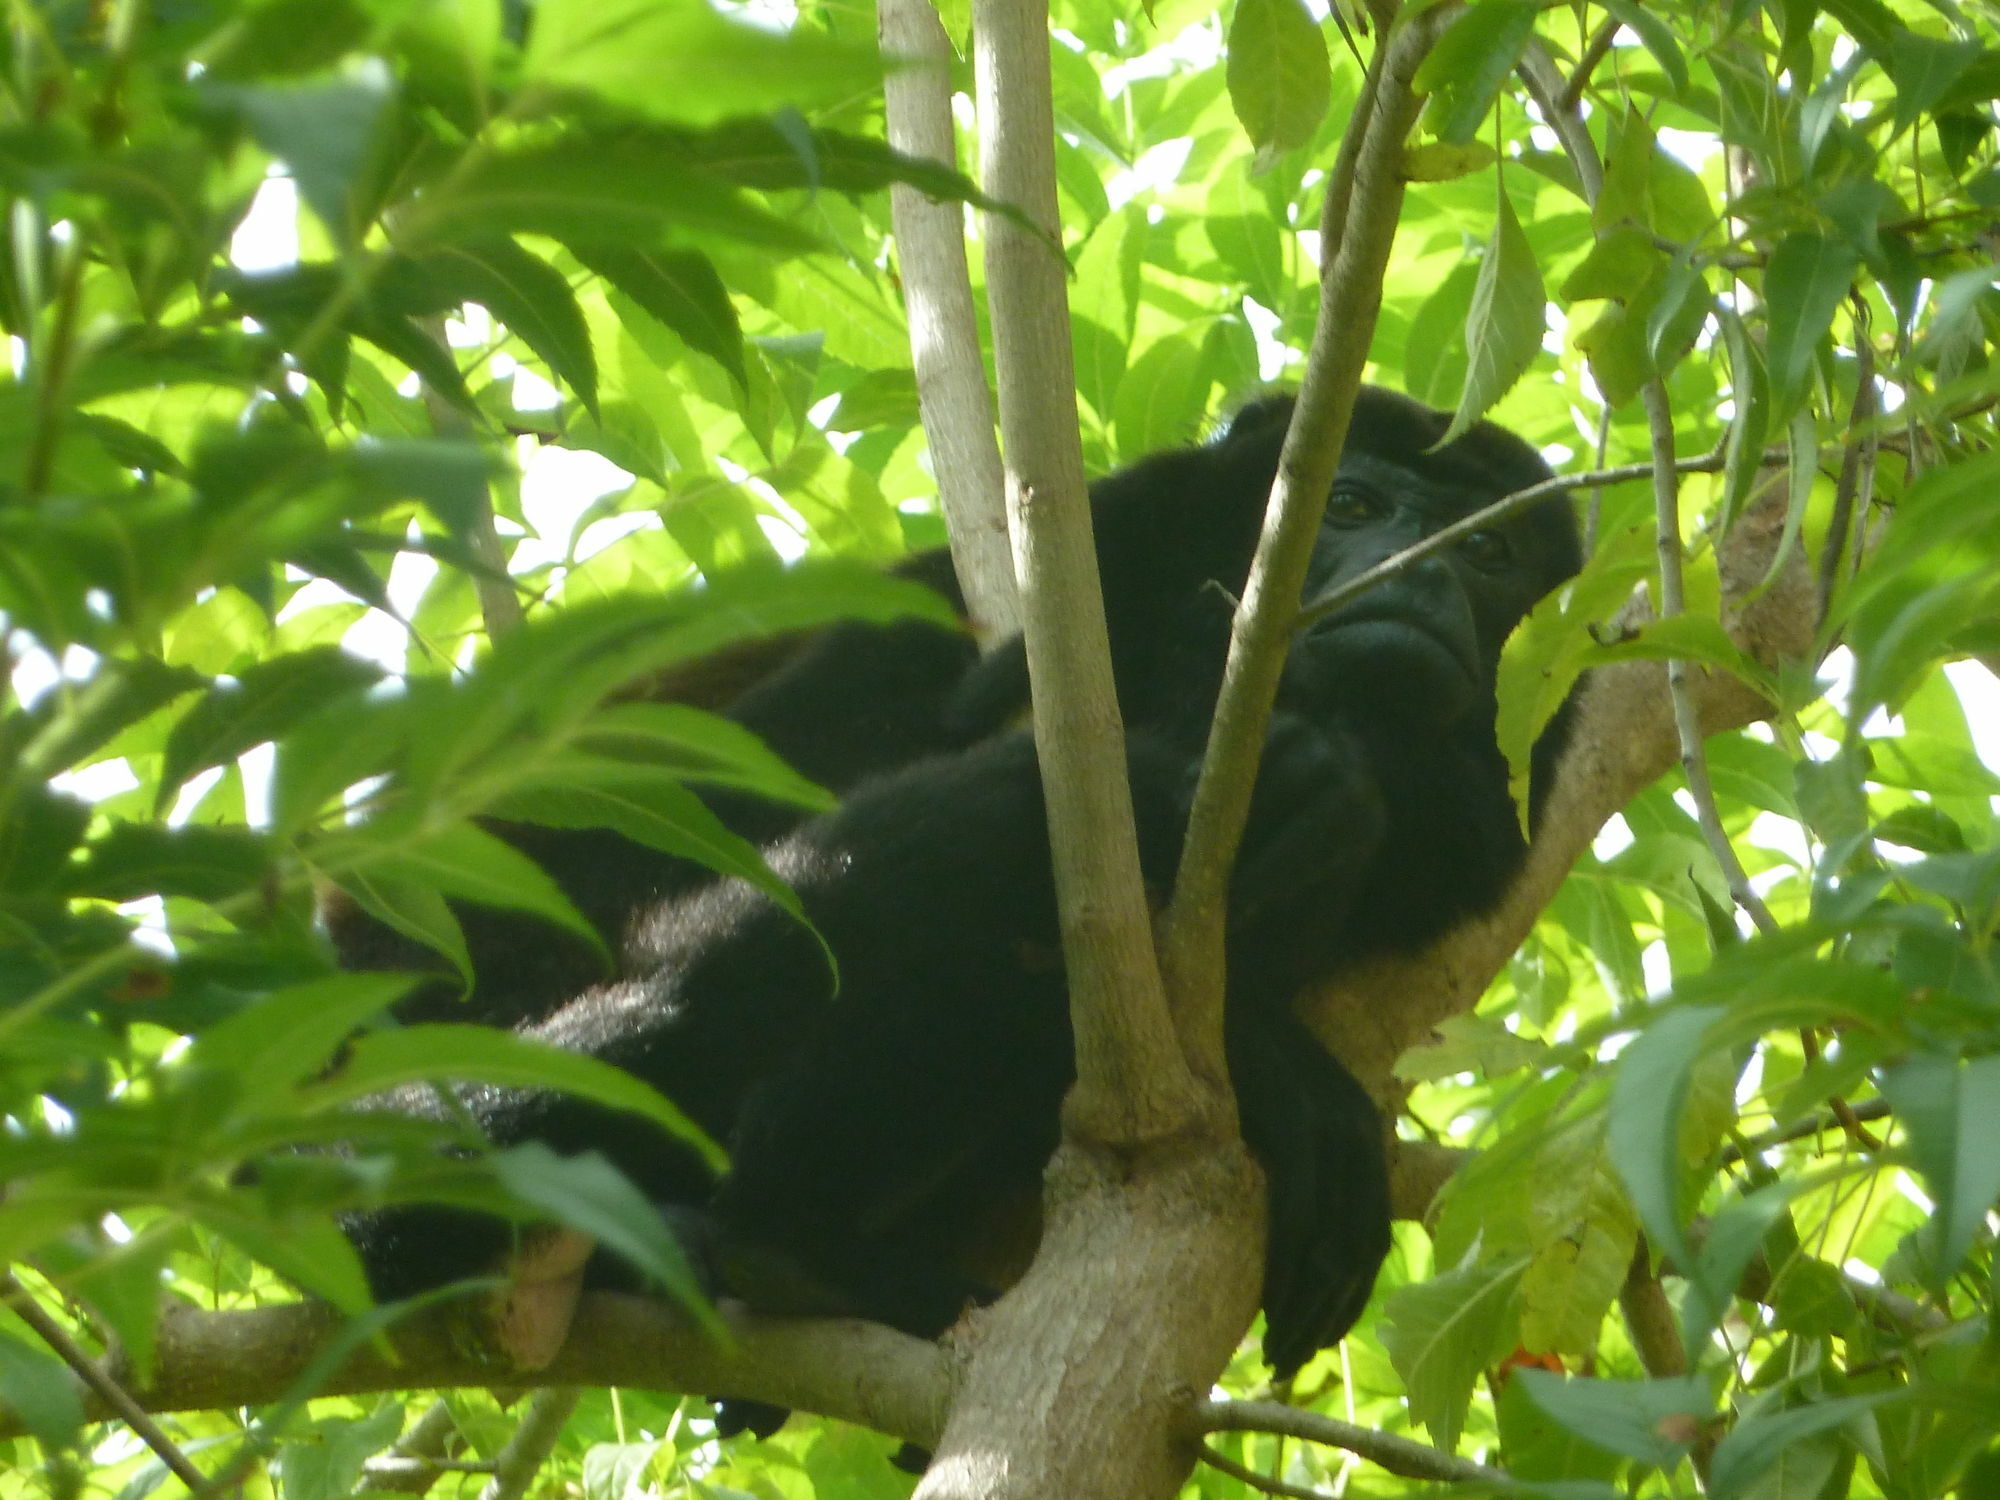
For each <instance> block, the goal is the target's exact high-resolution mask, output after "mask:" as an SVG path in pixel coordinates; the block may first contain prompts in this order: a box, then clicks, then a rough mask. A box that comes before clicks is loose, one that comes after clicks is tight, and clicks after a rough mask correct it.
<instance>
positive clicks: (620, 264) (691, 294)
mask: <svg viewBox="0 0 2000 1500" xmlns="http://www.w3.org/2000/svg"><path fill="white" fill-rule="evenodd" d="M574 254H575V255H576V258H577V259H578V260H580V261H581V262H583V264H584V265H585V266H586V267H587V268H588V269H589V270H591V271H593V272H595V273H596V274H597V275H599V276H601V277H603V278H604V279H605V280H606V281H608V282H610V283H611V285H613V286H614V287H616V288H617V289H618V290H619V291H621V292H623V293H624V294H625V295H626V296H628V297H630V298H631V299H632V300H633V301H634V302H636V303H638V304H639V306H640V307H642V308H644V309H645V310H646V311H647V312H649V313H651V314H652V315H653V316H654V317H656V318H658V319H659V320H660V321H661V322H662V323H664V324H666V326H667V327H669V328H671V329H672V330H673V331H674V332H675V333H677V334H679V335H680V336H681V337H682V338H684V339H686V340H687V342H688V346H689V347H690V348H692V349H696V350H699V351H700V352H701V353H703V354H706V355H707V356H708V357H709V358H711V359H713V360H714V361H715V362H716V363H717V364H719V365H721V366H722V368H723V369H725V370H727V371H728V372H729V377H730V379H732V380H734V381H735V382H736V387H737V389H738V390H747V389H748V388H749V384H750V376H749V372H748V371H747V370H746V369H745V368H744V364H743V328H742V325H741V324H739V323H738V322H737V319H736V304H735V303H733V302H731V301H730V300H729V289H728V288H727V287H725V286H724V285H723V284H722V278H721V276H719V275H717V274H716V270H715V264H714V262H712V261H711V260H710V259H709V258H708V257H707V256H706V255H703V254H702V253H701V252H700V251H699V250H660V249H644V248H640V247H636V246H631V245H608V244H607V245H578V246H576V247H574Z"/></svg>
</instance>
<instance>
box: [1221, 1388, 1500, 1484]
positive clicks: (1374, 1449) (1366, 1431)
mask: <svg viewBox="0 0 2000 1500" xmlns="http://www.w3.org/2000/svg"><path fill="white" fill-rule="evenodd" d="M1191 1420H1192V1422H1193V1424H1194V1426H1195V1429H1196V1430H1197V1431H1200V1432H1271V1433H1277V1434H1279V1435H1281V1436H1284V1437H1295V1438H1303V1439H1304V1440H1305V1441H1306V1442H1309V1443H1325V1444H1326V1445H1327V1446H1329V1447H1333V1448H1341V1449H1345V1450H1346V1451H1347V1452H1349V1453H1354V1454H1358V1455H1359V1456H1361V1457H1362V1458H1365V1459H1367V1460H1368V1462H1370V1463H1371V1464H1374V1465H1375V1466H1376V1467H1377V1468H1381V1469H1386V1470H1387V1471H1388V1472H1389V1473H1391V1474H1400V1475H1402V1476H1403V1477H1404V1478H1406V1479H1436V1480H1443V1481H1447V1482H1451V1483H1461V1484H1463V1483H1484V1484H1505V1483H1507V1482H1508V1477H1507V1474H1506V1473H1505V1471H1503V1470H1500V1469H1494V1468H1489V1467H1488V1466H1487V1465H1485V1464H1476V1463H1473V1462H1472V1461H1471V1460H1469V1459H1463V1458H1454V1457H1453V1456H1452V1455H1451V1454H1449V1453H1440V1452H1438V1450H1437V1449H1435V1448H1433V1447H1431V1446H1430V1445H1429V1444H1428V1443H1416V1442H1412V1441H1411V1440H1410V1439H1408V1438H1402V1437H1397V1436H1395V1435H1394V1434H1392V1433H1387V1432H1378V1431H1376V1430H1375V1429H1374V1428H1372V1427H1362V1426H1358V1425H1357V1424H1355V1423H1353V1422H1343V1421H1341V1420H1340V1419H1339V1418H1338V1417H1323V1416H1321V1415H1320V1414H1319V1413H1318V1412H1312V1411H1301V1410H1300V1409H1299V1408H1298V1407H1296V1406H1286V1405H1285V1404H1284V1403H1283V1402H1279V1401H1197V1402H1196V1403H1195V1404H1194V1410H1193V1412H1192V1414H1191Z"/></svg>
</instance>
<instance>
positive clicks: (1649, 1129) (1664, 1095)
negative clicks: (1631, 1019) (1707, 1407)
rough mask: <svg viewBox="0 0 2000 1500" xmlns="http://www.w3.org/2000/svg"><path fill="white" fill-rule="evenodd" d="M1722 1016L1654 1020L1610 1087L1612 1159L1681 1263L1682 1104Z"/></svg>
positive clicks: (1713, 1012)
mask: <svg viewBox="0 0 2000 1500" xmlns="http://www.w3.org/2000/svg"><path fill="white" fill-rule="evenodd" d="M1721 1014H1722V1012H1721V1010H1720V1009H1719V1008H1718V1007H1712V1006H1691V1007H1688V1008H1685V1009H1678V1010H1670V1011H1668V1012H1667V1013H1666V1014H1665V1015H1663V1016H1660V1017H1658V1018H1657V1019H1655V1020H1654V1021H1652V1022H1651V1023H1650V1024H1649V1025H1648V1026H1647V1027H1646V1030H1645V1031H1644V1032H1643V1033H1641V1034H1640V1036H1639V1037H1638V1038H1637V1039H1636V1040H1635V1041H1634V1042H1633V1043H1632V1045H1631V1046H1629V1047H1627V1048H1626V1049H1625V1051H1624V1053H1623V1055H1621V1056H1620V1057H1619V1059H1618V1078H1617V1081H1616V1082H1615V1083H1614V1084H1613V1085H1612V1089H1611V1121H1610V1125H1609V1129H1608V1134H1607V1135H1606V1138H1605V1144H1606V1147H1607V1148H1608V1149H1609V1151H1610V1153H1611V1161H1612V1164H1613V1165H1614V1166H1616V1167H1617V1168H1618V1175H1619V1176H1620V1177H1622V1178H1623V1179H1624V1180H1625V1190H1626V1191H1627V1192H1628V1193H1630V1194H1631V1195H1632V1206H1633V1207H1634V1208H1635V1209H1637V1210H1638V1212H1639V1221H1640V1223H1642V1224H1644V1225H1645V1226H1646V1233H1647V1234H1648V1235H1650V1236H1651V1237H1652V1241H1653V1243H1654V1244H1655V1245H1656V1246H1658V1247H1659V1249H1660V1251H1661V1253H1663V1254H1665V1255H1668V1256H1670V1257H1672V1259H1673V1260H1674V1261H1675V1262H1676V1263H1678V1264H1680V1265H1683V1266H1686V1265H1692V1264H1693V1263H1694V1262H1693V1257H1692V1256H1690V1254H1689V1253H1688V1248H1687V1241H1686V1240H1685V1239H1684V1238H1683V1237H1682V1234H1681V1218H1680V1167H1681V1152H1680V1120H1681V1106H1682V1104H1683V1102H1684V1101H1685V1100H1686V1098H1687V1091H1688V1074H1689V1071H1690V1070H1691V1069H1692V1068H1693V1066H1694V1061H1695V1058H1696V1057H1697V1056H1699V1055H1700V1053H1701V1050H1702V1047H1703V1045H1704V1042H1705V1040H1706V1038H1707V1036H1708V1030H1709V1026H1710V1025H1711V1023H1713V1022H1714V1021H1715V1020H1716V1019H1717V1017H1719V1016H1720V1015H1721ZM1551 1414H1552V1415H1558V1414H1556V1413H1553V1412H1552V1413H1551ZM1585 1435H1586V1436H1588V1434H1585ZM1617 1451H1619V1452H1621V1453H1622V1452H1626V1451H1628V1450H1626V1449H1622V1448H1621V1449H1618V1450H1617Z"/></svg>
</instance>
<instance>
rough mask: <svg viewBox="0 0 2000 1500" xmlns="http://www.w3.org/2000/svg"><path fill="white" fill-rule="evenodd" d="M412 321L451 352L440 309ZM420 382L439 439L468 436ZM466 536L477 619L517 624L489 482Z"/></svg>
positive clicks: (465, 424)
mask: <svg viewBox="0 0 2000 1500" xmlns="http://www.w3.org/2000/svg"><path fill="white" fill-rule="evenodd" d="M418 324H419V326H420V327H421V328H422V330H423V334H424V337H426V338H428V339H430V340H431V342H432V343H434V344H436V345H437V347H438V350H439V352H440V353H442V354H443V355H444V357H445V358H446V359H451V358H453V357H454V356H453V355H452V352H451V339H450V338H449V337H448V336H447V335H446V332H445V318H444V314H443V313H435V314H432V315H430V316H428V317H424V318H420V319H418ZM420 385H421V388H422V394H423V402H424V411H425V413H426V414H427V415H428V416H429V417H430V422H431V430H432V431H433V432H435V433H436V434H437V435H438V436H439V437H441V438H446V439H449V440H453V441H458V442H469V441H471V440H472V437H473V427H472V422H471V420H470V419H469V418H468V417H467V416H466V415H465V413H464V412H462V411H460V410H459V409H458V408H457V407H456V406H453V405H452V404H451V402H450V401H448V400H446V399H445V396H444V393H443V392H442V391H440V390H439V389H438V388H437V387H436V386H434V385H432V384H431V383H430V382H429V381H428V380H424V381H420ZM466 541H467V543H468V544H469V546H470V549H471V552H472V560H473V562H474V563H476V564H477V565H478V566H477V567H475V568H474V569H473V570H472V588H473V592H474V593H475V594H476V595H477V596H478V599H479V614H480V618H481V620H482V621H483V622H484V623H485V626H486V633H487V635H488V636H491V637H493V638H495V639H497V638H498V637H500V636H502V635H504V634H505V633H506V632H508V631H510V630H512V629H513V628H514V627H515V626H517V625H519V624H520V623H521V619H522V611H521V596H520V595H519V594H517V593H515V592H514V579H513V576H512V575H511V574H510V573H509V572H508V570H507V549H506V546H505V545H504V544H503V543H502V542H501V540H500V532H499V530H498V528H496V527H495V526H494V524H493V487H492V486H491V485H490V484H487V483H486V482H485V481H483V480H482V481H481V482H480V486H479V503H478V506H477V508H476V509H475V510H474V512H473V515H472V525H471V528H470V529H469V530H468V532H467V533H466Z"/></svg>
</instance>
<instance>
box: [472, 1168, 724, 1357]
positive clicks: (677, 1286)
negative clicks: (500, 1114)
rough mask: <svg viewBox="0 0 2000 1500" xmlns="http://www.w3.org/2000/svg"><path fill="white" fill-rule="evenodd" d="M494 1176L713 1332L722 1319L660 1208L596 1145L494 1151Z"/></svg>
mask: <svg viewBox="0 0 2000 1500" xmlns="http://www.w3.org/2000/svg"><path fill="white" fill-rule="evenodd" d="M492 1165H493V1175H494V1176H495V1177H497V1178H498V1179H499V1180H500V1183H501V1184H502V1186H504V1187H505V1188H506V1189H507V1191H508V1192H509V1193H511V1194H512V1195H513V1196H514V1197H516V1198H519V1199H520V1200H521V1201H522V1202H523V1203H532V1204H533V1205H534V1206H535V1207H537V1208H539V1209H542V1210H543V1211H544V1212H546V1213H547V1214H549V1215H550V1217H552V1218H555V1219H559V1220H561V1221H562V1222H563V1223H565V1224H567V1225H569V1226H570V1227H571V1228H572V1229H577V1230H581V1231H582V1232H583V1233H585V1234H587V1235H589V1236H590V1237H591V1238H592V1239H594V1240H596V1241H597V1242H598V1243H600V1244H603V1245H607V1246H609V1247H610V1248H611V1249H613V1250H615V1251H617V1252H618V1254H620V1255H621V1256H623V1257H624V1258H625V1259H626V1260H629V1261H630V1262H631V1263H632V1264H633V1265H635V1266H637V1267H638V1268H639V1269H640V1270H641V1271H644V1272H645V1273H646V1275H647V1276H648V1277H649V1278H651V1279H652V1280H653V1281H654V1282H657V1283H658V1284H659V1285H660V1286H661V1287H663V1288H664V1289H665V1290H666V1291H667V1292H668V1294H669V1295H671V1296H672V1297H673V1299H674V1300H675V1301H676V1302H678V1303H680V1304H681V1305H682V1306H683V1307H685V1308H686V1309H688V1311H690V1312H692V1313H693V1314H695V1317H696V1319H697V1321H699V1322H700V1323H701V1324H702V1325H703V1326H704V1327H706V1328H707V1329H708V1330H709V1331H710V1332H711V1333H719V1332H720V1331H721V1323H720V1322H719V1321H718V1320H717V1318H716V1316H715V1312H714V1310H713V1309H712V1308H711V1307H710V1306H709V1302H708V1298H707V1297H706V1296H705V1295H704V1294H703V1292H702V1289H701V1283H700V1280H699V1279H698V1278H697V1277H696V1275H695V1273H694V1270H693V1268H692V1267H691V1266H689V1264H688V1259H687V1254H686V1252H685V1251H683V1250H682V1249H681V1245H680V1241H679V1240H677V1239H675V1238H674V1235H673V1232H672V1231H671V1230H670V1229H668V1228H667V1225H666V1223H665V1221H663V1220H662V1219H661V1218H660V1212H659V1210H658V1209H657V1208H656V1207H654V1205H653V1203H652V1201H651V1200H650V1199H648V1198H647V1197H646V1195H645V1194H644V1193H642V1192H640V1191H639V1189H638V1188H636V1187H634V1186H633V1185H632V1184H631V1182H630V1181H629V1180H627V1178H626V1177H625V1174H624V1173H622V1172H620V1171H619V1170H618V1169H617V1168H616V1167H614V1166H612V1165H611V1163H610V1162H608V1161H606V1160H605V1159H604V1158H603V1157H602V1156H600V1155H598V1154H597V1153H596V1152H595V1151H589V1152H585V1153H584V1154H583V1155H581V1156H558V1155H556V1153H555V1152H553V1151H551V1150H550V1149H549V1148H548V1147H547V1146H544V1145H543V1144H542V1143H541V1142H540V1141H529V1142H526V1143H525V1144H523V1145H519V1146H516V1147H514V1148H513V1149H511V1150H508V1151H503V1152H501V1153H499V1154H498V1155H497V1156H495V1157H494V1158H493V1163H492Z"/></svg>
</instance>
